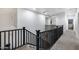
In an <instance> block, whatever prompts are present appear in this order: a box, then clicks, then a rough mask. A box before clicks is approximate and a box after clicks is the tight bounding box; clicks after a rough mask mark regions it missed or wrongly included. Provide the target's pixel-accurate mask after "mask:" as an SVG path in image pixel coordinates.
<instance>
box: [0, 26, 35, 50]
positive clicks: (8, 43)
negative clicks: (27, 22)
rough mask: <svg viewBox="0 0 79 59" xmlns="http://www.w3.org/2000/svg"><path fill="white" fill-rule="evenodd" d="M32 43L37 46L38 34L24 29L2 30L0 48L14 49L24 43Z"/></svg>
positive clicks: (0, 32)
mask: <svg viewBox="0 0 79 59" xmlns="http://www.w3.org/2000/svg"><path fill="white" fill-rule="evenodd" d="M26 44H30V45H34V46H36V35H35V34H33V33H32V32H30V31H28V30H26V29H25V27H23V29H14V30H6V31H0V49H1V50H13V49H17V48H19V47H21V46H23V45H26Z"/></svg>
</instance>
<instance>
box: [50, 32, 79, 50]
mask: <svg viewBox="0 0 79 59" xmlns="http://www.w3.org/2000/svg"><path fill="white" fill-rule="evenodd" d="M75 35H76V34H75V32H74V31H66V32H65V33H64V34H63V35H62V36H61V37H60V38H59V40H58V41H57V42H56V43H55V44H54V46H53V47H52V48H51V50H79V39H77V38H76V36H75Z"/></svg>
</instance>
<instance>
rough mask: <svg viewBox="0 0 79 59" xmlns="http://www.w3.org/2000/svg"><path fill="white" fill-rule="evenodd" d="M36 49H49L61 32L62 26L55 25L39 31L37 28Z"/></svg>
mask: <svg viewBox="0 0 79 59" xmlns="http://www.w3.org/2000/svg"><path fill="white" fill-rule="evenodd" d="M36 32H37V35H36V39H37V50H41V49H49V48H50V47H51V46H53V45H54V44H55V42H56V41H57V40H58V39H59V38H60V36H61V35H62V34H63V26H57V27H56V28H54V29H52V30H48V31H43V32H40V30H37V31H36Z"/></svg>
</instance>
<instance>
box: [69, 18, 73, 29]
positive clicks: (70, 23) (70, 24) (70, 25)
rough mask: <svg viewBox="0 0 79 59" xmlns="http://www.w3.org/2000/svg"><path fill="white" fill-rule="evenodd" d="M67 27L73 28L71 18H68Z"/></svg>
mask: <svg viewBox="0 0 79 59" xmlns="http://www.w3.org/2000/svg"><path fill="white" fill-rule="evenodd" d="M68 29H69V30H73V29H74V26H73V19H68Z"/></svg>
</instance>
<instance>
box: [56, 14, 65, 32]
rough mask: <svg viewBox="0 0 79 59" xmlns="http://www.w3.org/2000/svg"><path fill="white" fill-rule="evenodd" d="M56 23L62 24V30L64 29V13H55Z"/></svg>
mask: <svg viewBox="0 0 79 59" xmlns="http://www.w3.org/2000/svg"><path fill="white" fill-rule="evenodd" d="M56 25H63V27H64V31H65V30H66V20H65V13H59V14H57V15H56Z"/></svg>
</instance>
